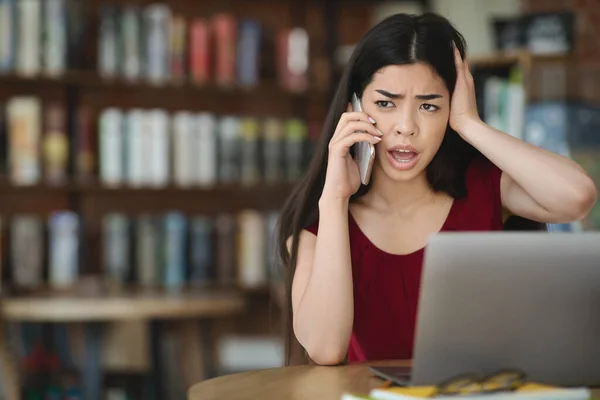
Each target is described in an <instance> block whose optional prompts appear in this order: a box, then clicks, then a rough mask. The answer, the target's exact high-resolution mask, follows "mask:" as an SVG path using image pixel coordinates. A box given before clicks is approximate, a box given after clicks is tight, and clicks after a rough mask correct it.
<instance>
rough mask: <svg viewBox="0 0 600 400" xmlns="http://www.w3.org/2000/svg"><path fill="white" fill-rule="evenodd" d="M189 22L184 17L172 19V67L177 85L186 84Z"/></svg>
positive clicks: (173, 77) (172, 75)
mask: <svg viewBox="0 0 600 400" xmlns="http://www.w3.org/2000/svg"><path fill="white" fill-rule="evenodd" d="M187 30H188V27H187V22H186V20H185V17H184V16H182V15H174V16H173V18H171V38H170V39H171V40H170V54H169V55H170V58H171V60H170V61H171V62H170V67H171V79H172V81H173V82H174V83H176V84H182V83H184V82H185V79H186V74H187V68H186V56H187V51H186V50H187V42H188V40H187V37H188V36H187Z"/></svg>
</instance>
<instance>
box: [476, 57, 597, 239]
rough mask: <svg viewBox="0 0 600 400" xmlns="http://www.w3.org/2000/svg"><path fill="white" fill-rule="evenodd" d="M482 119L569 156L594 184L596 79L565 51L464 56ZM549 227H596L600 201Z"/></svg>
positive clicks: (595, 169)
mask: <svg viewBox="0 0 600 400" xmlns="http://www.w3.org/2000/svg"><path fill="white" fill-rule="evenodd" d="M469 63H470V66H471V71H472V73H473V76H474V80H475V90H476V97H477V106H478V109H479V114H480V116H481V117H482V118H483V120H484V121H486V123H488V124H490V125H492V126H494V127H496V128H498V129H499V130H502V131H504V132H507V133H509V134H511V135H513V136H515V137H518V138H520V139H523V140H525V141H527V142H529V143H532V144H534V145H536V146H539V147H541V148H544V149H546V150H549V151H552V152H555V153H558V154H561V155H563V156H566V157H569V158H572V159H574V160H575V161H576V162H578V163H579V164H581V165H582V166H583V168H584V169H585V170H586V171H587V172H588V173H589V174H590V176H591V177H592V179H594V181H595V182H596V184H597V185H600V141H599V140H598V135H597V132H598V130H599V129H600V95H599V93H598V90H597V88H598V87H600V81H599V80H598V78H596V77H595V76H589V75H587V76H584V75H583V74H581V73H580V71H581V69H580V65H578V63H577V61H576V58H575V57H574V56H573V54H571V53H556V54H552V53H548V54H544V53H536V52H532V51H528V50H521V49H520V50H511V51H499V52H497V53H495V54H490V55H487V56H478V57H474V58H473V59H471V60H469ZM549 228H550V230H551V231H567V232H578V231H585V230H594V231H595V230H599V229H600V204H598V203H597V204H596V205H595V207H594V208H593V209H592V211H591V212H590V214H589V215H588V216H587V217H586V218H585V219H584V220H582V221H577V222H574V223H569V224H549Z"/></svg>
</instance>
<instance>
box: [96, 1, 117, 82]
mask: <svg viewBox="0 0 600 400" xmlns="http://www.w3.org/2000/svg"><path fill="white" fill-rule="evenodd" d="M98 40H99V43H98V73H99V74H100V76H102V77H103V78H108V79H111V78H116V77H117V75H118V66H119V30H118V21H117V9H116V7H115V6H113V5H108V4H103V5H102V9H101V10H100V33H99V34H98Z"/></svg>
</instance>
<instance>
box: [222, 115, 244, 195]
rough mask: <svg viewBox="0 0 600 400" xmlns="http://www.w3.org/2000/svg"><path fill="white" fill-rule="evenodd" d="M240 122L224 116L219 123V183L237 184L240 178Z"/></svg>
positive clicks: (235, 118)
mask: <svg viewBox="0 0 600 400" xmlns="http://www.w3.org/2000/svg"><path fill="white" fill-rule="evenodd" d="M240 141H241V139H240V122H239V119H238V118H237V117H232V116H224V117H222V118H221V120H220V121H219V145H220V148H219V156H220V165H219V181H220V182H222V183H233V182H237V181H238V180H239V177H240Z"/></svg>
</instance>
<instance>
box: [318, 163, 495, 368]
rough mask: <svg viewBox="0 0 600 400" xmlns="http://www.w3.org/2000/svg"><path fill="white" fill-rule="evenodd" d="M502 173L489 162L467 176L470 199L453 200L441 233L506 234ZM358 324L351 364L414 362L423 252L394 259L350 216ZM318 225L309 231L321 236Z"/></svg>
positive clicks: (473, 167) (354, 330)
mask: <svg viewBox="0 0 600 400" xmlns="http://www.w3.org/2000/svg"><path fill="white" fill-rule="evenodd" d="M500 175H501V171H500V169H498V168H497V167H496V166H495V165H494V164H492V163H491V162H490V161H488V160H487V159H485V158H477V159H475V160H474V161H473V162H472V163H471V165H470V166H469V169H468V170H467V174H466V188H467V196H466V197H465V198H463V199H460V200H455V201H454V203H453V205H452V207H451V209H450V212H449V214H448V217H447V219H446V221H445V222H444V225H443V226H442V229H441V230H442V231H492V230H501V229H502V203H501V200H500ZM348 220H349V221H348V223H349V228H350V248H351V258H352V277H353V281H354V282H353V283H354V325H353V328H352V336H351V339H350V345H349V348H348V362H357V361H372V360H383V359H411V358H412V353H413V343H414V331H415V322H416V317H417V303H418V297H419V288H420V284H421V268H422V264H423V254H424V251H425V249H420V250H417V251H415V252H414V253H410V254H406V255H395V254H390V253H387V252H385V251H383V250H381V249H379V248H377V247H376V246H375V245H373V243H371V242H370V241H369V239H368V238H367V237H366V236H365V235H364V233H363V232H362V231H361V230H360V228H359V226H358V225H357V224H356V221H355V220H354V219H353V218H352V215H351V213H348ZM317 229H318V221H317V222H315V223H313V224H311V225H310V226H308V227H307V228H306V230H308V231H309V232H312V233H314V234H317Z"/></svg>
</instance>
